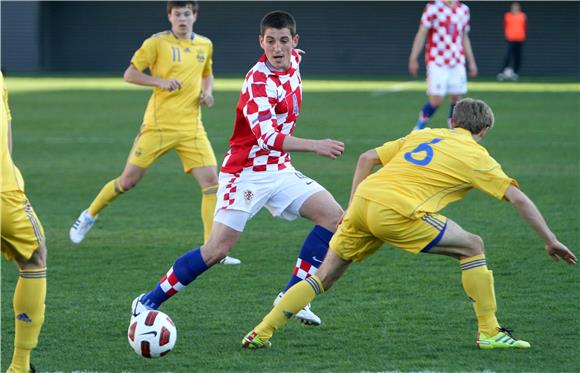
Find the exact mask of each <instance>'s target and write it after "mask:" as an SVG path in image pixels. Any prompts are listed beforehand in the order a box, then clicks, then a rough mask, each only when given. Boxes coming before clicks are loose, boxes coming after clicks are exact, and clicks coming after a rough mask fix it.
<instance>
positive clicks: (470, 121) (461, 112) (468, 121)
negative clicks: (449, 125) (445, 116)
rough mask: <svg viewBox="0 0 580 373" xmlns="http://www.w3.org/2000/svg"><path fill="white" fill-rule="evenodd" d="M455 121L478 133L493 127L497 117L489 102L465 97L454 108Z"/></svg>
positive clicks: (462, 126)
mask: <svg viewBox="0 0 580 373" xmlns="http://www.w3.org/2000/svg"><path fill="white" fill-rule="evenodd" d="M452 119H453V123H455V125H456V126H457V127H461V128H464V129H466V130H468V131H469V132H471V133H472V134H474V135H476V134H478V133H480V132H481V130H483V129H484V128H489V127H493V124H494V122H495V118H494V116H493V111H492V110H491V108H490V107H489V105H488V104H486V103H485V102H483V101H481V100H474V99H472V98H464V99H463V100H461V101H459V102H458V103H457V105H455V108H454V109H453V116H452Z"/></svg>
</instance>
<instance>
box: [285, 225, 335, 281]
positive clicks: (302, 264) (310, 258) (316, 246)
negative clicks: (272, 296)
mask: <svg viewBox="0 0 580 373" xmlns="http://www.w3.org/2000/svg"><path fill="white" fill-rule="evenodd" d="M333 234H334V233H332V232H331V231H329V230H328V229H326V228H323V227H321V226H320V225H315V226H314V228H312V230H311V231H310V233H309V234H308V236H307V237H306V240H304V243H303V244H302V248H301V249H300V254H298V260H297V261H296V266H295V267H294V271H292V277H290V281H288V284H287V285H286V288H285V289H284V292H286V291H287V290H288V289H290V288H291V287H292V286H294V284H296V283H297V282H299V281H301V280H304V279H306V278H307V277H310V276H312V275H313V274H315V273H316V270H317V269H318V267H320V264H321V263H322V261H323V260H324V257H325V256H326V252H327V251H328V243H329V242H330V239H331V238H332V235H333Z"/></svg>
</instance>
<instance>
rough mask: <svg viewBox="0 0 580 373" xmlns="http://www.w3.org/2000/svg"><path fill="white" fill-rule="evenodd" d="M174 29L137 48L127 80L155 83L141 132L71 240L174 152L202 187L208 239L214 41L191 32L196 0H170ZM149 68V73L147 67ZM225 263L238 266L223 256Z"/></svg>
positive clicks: (213, 182)
mask: <svg viewBox="0 0 580 373" xmlns="http://www.w3.org/2000/svg"><path fill="white" fill-rule="evenodd" d="M166 10H167V18H168V20H169V23H171V30H168V31H163V32H159V33H157V34H155V35H153V36H151V37H149V38H148V39H146V40H145V41H144V42H143V45H142V46H141V47H140V48H139V49H138V50H137V51H136V52H135V54H134V56H133V58H132V59H131V64H130V65H129V67H128V68H127V70H126V71H125V74H124V79H125V80H126V81H127V82H129V83H132V84H137V85H144V86H149V87H153V94H152V95H151V99H150V100H149V103H148V105H147V110H146V111H145V115H144V118H143V125H142V126H141V131H140V132H139V134H138V135H137V137H136V138H135V142H134V144H133V148H132V149H131V152H130V153H129V158H128V160H127V163H126V165H125V169H124V170H123V173H122V174H121V175H120V176H119V177H117V178H115V179H113V180H110V181H109V182H107V183H106V184H105V185H104V186H103V187H102V188H101V191H100V192H99V193H98V195H97V196H96V197H95V199H94V200H93V202H91V204H90V205H89V207H88V208H87V209H86V210H84V211H83V212H82V213H81V214H80V216H79V217H78V218H77V220H76V221H75V222H74V224H73V226H72V227H71V229H70V233H69V235H70V239H71V241H72V242H73V243H76V244H78V243H80V242H81V241H83V240H84V238H85V236H86V234H87V233H88V232H89V230H90V229H91V228H92V227H93V225H94V224H95V221H96V219H97V217H98V215H99V214H100V213H101V212H102V211H103V210H104V209H105V208H106V207H107V206H108V205H109V204H111V203H112V202H113V201H115V200H116V199H117V198H118V197H120V196H122V195H123V194H125V193H126V192H128V191H130V190H132V189H133V188H134V187H135V186H137V184H138V183H139V182H140V181H141V179H142V178H143V176H145V172H146V171H147V169H148V168H149V167H151V166H152V165H153V164H154V163H155V162H157V160H158V159H159V158H160V157H161V156H163V155H164V154H166V153H168V152H169V151H171V150H175V151H176V152H177V155H178V156H179V158H180V159H181V163H182V166H183V171H184V172H185V173H187V174H190V175H192V176H193V177H194V178H195V180H196V181H197V183H198V184H199V187H200V188H201V220H202V223H203V234H204V241H207V239H208V238H209V234H210V232H211V229H212V223H213V212H214V211H215V205H216V201H217V199H216V193H217V188H218V185H217V184H218V177H217V172H216V165H217V161H216V158H215V155H214V152H213V149H212V147H211V144H210V142H209V139H208V138H207V133H206V132H205V128H204V126H203V123H202V120H201V105H205V106H207V107H208V108H209V107H212V106H213V103H214V99H213V71H212V65H213V57H212V56H213V44H212V42H211V40H209V39H208V38H206V37H204V36H202V35H199V34H196V33H195V32H193V24H194V23H195V21H196V20H197V11H198V4H197V2H196V1H169V2H167V7H166ZM146 69H149V73H145V72H144V71H145V70H146ZM222 263H223V264H233V265H236V264H240V261H239V260H238V259H235V258H230V257H225V258H224V259H223V260H222Z"/></svg>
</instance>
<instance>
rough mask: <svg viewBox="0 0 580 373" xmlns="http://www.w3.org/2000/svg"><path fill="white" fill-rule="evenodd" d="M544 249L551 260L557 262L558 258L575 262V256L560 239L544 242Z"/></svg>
mask: <svg viewBox="0 0 580 373" xmlns="http://www.w3.org/2000/svg"><path fill="white" fill-rule="evenodd" d="M546 251H547V252H548V255H550V256H551V257H552V260H553V261H555V262H557V261H558V260H559V259H562V260H564V261H565V262H568V263H569V264H576V256H575V255H574V253H573V252H572V251H570V249H568V248H567V247H566V245H564V244H563V243H561V242H560V241H555V242H552V243H547V244H546Z"/></svg>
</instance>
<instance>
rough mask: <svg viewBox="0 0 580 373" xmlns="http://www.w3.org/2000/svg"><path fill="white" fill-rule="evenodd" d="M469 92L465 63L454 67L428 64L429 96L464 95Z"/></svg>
mask: <svg viewBox="0 0 580 373" xmlns="http://www.w3.org/2000/svg"><path fill="white" fill-rule="evenodd" d="M465 93H467V73H466V72H465V66H464V65H455V66H453V67H447V66H437V65H436V64H434V63H430V64H429V65H427V94H428V95H429V96H445V95H448V94H449V95H464V94H465Z"/></svg>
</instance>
